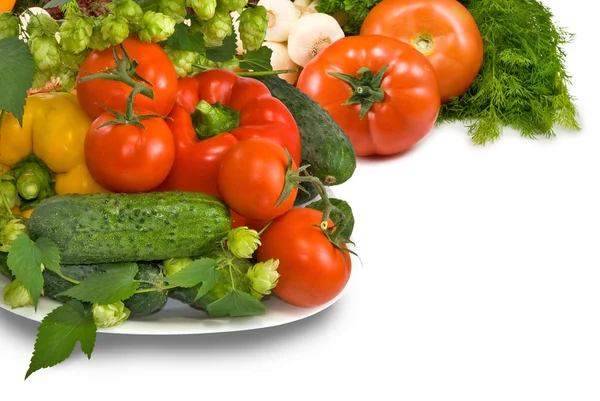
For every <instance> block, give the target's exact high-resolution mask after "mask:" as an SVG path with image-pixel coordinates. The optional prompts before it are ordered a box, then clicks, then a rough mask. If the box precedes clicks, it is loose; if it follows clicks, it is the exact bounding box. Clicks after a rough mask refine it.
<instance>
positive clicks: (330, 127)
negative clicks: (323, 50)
mask: <svg viewBox="0 0 600 401" xmlns="http://www.w3.org/2000/svg"><path fill="white" fill-rule="evenodd" d="M256 79H257V80H259V81H260V82H262V83H263V84H265V85H266V86H267V87H268V88H269V90H270V91H271V95H273V96H274V97H275V98H277V99H279V100H280V101H281V102H282V103H283V104H284V105H285V106H286V107H287V108H288V110H289V111H290V112H291V113H292V115H293V116H294V119H295V120H296V124H297V125H298V129H299V131H300V139H301V142H302V156H301V157H302V164H310V168H309V169H308V173H309V174H310V175H312V176H314V177H317V178H319V179H320V180H321V181H322V182H323V184H325V185H328V186H333V185H339V184H342V183H344V182H346V181H348V179H350V177H352V175H353V174H354V170H355V169H356V153H355V151H354V146H353V145H352V142H350V138H349V137H348V136H347V135H346V134H345V133H344V131H342V129H341V128H340V126H339V124H338V123H336V122H335V120H334V119H333V118H332V117H331V115H330V114H329V113H328V112H327V111H326V110H325V109H324V108H323V107H321V105H320V104H318V103H317V102H315V101H314V100H313V99H311V98H310V97H309V96H308V95H306V94H305V93H303V92H302V91H300V90H299V89H298V88H296V87H295V86H293V85H291V84H289V83H288V82H286V81H285V80H283V79H281V78H279V77H277V76H264V77H256Z"/></svg>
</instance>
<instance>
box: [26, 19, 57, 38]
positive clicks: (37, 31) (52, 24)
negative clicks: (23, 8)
mask: <svg viewBox="0 0 600 401" xmlns="http://www.w3.org/2000/svg"><path fill="white" fill-rule="evenodd" d="M56 32H58V22H56V20H55V19H54V18H52V17H51V16H49V15H47V14H33V15H32V16H31V18H30V19H29V23H28V24H27V33H28V34H29V37H30V38H32V37H34V36H44V35H46V36H53V35H54V34H55V33H56Z"/></svg>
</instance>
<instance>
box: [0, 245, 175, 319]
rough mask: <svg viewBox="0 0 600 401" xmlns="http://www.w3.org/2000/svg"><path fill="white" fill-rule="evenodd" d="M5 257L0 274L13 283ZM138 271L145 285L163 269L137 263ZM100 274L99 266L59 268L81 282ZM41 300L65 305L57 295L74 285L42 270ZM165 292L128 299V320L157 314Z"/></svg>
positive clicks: (1, 255)
mask: <svg viewBox="0 0 600 401" xmlns="http://www.w3.org/2000/svg"><path fill="white" fill-rule="evenodd" d="M7 255H8V254H7V253H4V252H0V273H1V274H2V275H3V276H6V277H8V278H9V279H11V280H12V279H13V277H12V274H11V273H10V270H9V269H8V265H7V263H6V259H7ZM138 267H139V271H138V274H137V275H136V279H138V280H144V281H150V282H152V281H156V280H158V279H160V277H162V268H161V267H160V265H159V264H157V263H138ZM102 271H103V269H102V265H101V264H93V265H61V272H62V274H64V275H65V276H67V277H69V278H72V279H73V280H77V281H83V280H85V279H87V278H88V277H90V276H91V275H92V274H96V273H101V272H102ZM43 276H44V296H45V297H48V298H50V299H54V300H55V301H59V302H66V301H68V300H69V299H70V298H69V297H65V296H60V295H58V294H60V293H62V292H64V291H66V290H68V289H69V288H71V287H73V286H74V284H73V283H70V282H68V281H66V280H64V279H62V278H60V277H59V276H58V275H57V274H56V273H54V272H52V271H51V270H48V269H45V270H44V273H43ZM150 286H151V285H150V284H148V283H141V284H140V286H139V288H140V289H142V288H148V287H150ZM168 295H169V294H168V290H162V291H153V292H147V293H141V294H134V295H133V296H132V297H131V298H129V299H127V300H125V301H124V304H125V306H126V307H127V308H128V309H129V310H130V311H131V316H132V317H135V316H146V315H149V314H152V313H155V312H158V311H159V310H160V309H162V307H163V306H164V305H165V303H166V302H167V298H168Z"/></svg>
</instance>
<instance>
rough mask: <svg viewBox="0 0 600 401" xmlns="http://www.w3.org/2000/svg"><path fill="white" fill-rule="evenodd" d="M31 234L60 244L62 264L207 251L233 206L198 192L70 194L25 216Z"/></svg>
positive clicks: (227, 227)
mask: <svg viewBox="0 0 600 401" xmlns="http://www.w3.org/2000/svg"><path fill="white" fill-rule="evenodd" d="M26 226H27V231H28V233H29V235H30V237H31V238H32V239H33V240H36V239H37V238H41V237H45V238H47V239H49V240H51V241H53V242H54V243H55V244H56V245H57V246H58V248H59V251H60V260H61V263H63V264H77V265H79V264H99V263H116V262H128V261H132V260H134V261H155V260H166V259H169V258H179V257H181V258H183V257H195V256H203V255H205V254H206V253H208V252H211V251H212V250H214V249H216V248H218V247H219V246H220V245H219V244H220V241H221V240H222V239H223V238H225V237H226V236H227V233H228V232H229V230H230V228H231V215H230V212H229V208H228V207H227V206H226V205H225V204H224V203H223V202H222V201H221V200H220V199H218V198H216V197H214V196H211V195H207V194H203V193H198V192H179V191H172V192H148V193H135V194H92V195H81V194H69V195H62V196H54V197H52V198H48V199H44V200H43V201H42V202H40V204H39V205H38V206H37V207H36V208H35V209H34V210H33V213H32V214H31V217H30V218H29V219H28V220H27V222H26Z"/></svg>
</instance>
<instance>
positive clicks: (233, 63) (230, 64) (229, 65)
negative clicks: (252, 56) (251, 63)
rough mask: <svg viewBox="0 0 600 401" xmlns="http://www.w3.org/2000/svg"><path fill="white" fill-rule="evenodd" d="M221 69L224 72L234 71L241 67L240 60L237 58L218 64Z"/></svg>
mask: <svg viewBox="0 0 600 401" xmlns="http://www.w3.org/2000/svg"><path fill="white" fill-rule="evenodd" d="M217 64H218V66H219V68H222V69H224V70H229V71H233V70H235V69H236V68H237V67H239V66H240V60H239V59H238V58H237V57H234V58H232V59H231V60H227V61H223V62H222V63H217Z"/></svg>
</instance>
